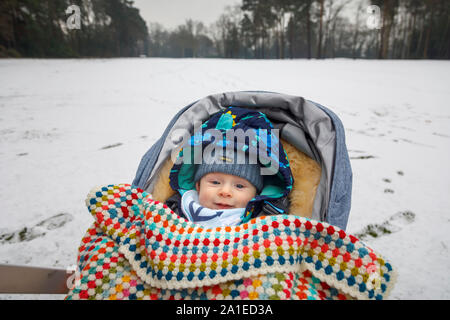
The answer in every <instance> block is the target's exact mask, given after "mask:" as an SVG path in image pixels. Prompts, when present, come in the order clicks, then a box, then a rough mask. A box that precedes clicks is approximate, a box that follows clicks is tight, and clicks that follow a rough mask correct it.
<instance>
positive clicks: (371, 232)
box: [355, 211, 416, 240]
mask: <svg viewBox="0 0 450 320" xmlns="http://www.w3.org/2000/svg"><path fill="white" fill-rule="evenodd" d="M415 219H416V214H415V213H414V212H412V211H402V212H398V213H396V214H394V215H392V216H391V217H390V218H389V219H387V220H386V221H384V222H383V223H381V224H369V225H367V226H366V227H364V229H363V230H362V231H360V232H358V233H356V234H355V236H356V237H357V238H359V239H361V240H367V239H371V238H372V239H373V238H379V237H382V236H385V235H389V234H391V233H394V232H398V231H400V230H401V229H402V228H403V227H404V226H406V225H408V224H411V223H413V222H414V221H415Z"/></svg>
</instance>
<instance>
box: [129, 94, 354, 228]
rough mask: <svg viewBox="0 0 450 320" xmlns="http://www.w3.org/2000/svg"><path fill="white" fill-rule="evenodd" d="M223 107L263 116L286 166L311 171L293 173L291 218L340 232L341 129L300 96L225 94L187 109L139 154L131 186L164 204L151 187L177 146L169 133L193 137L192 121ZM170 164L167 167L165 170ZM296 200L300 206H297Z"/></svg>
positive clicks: (345, 172)
mask: <svg viewBox="0 0 450 320" xmlns="http://www.w3.org/2000/svg"><path fill="white" fill-rule="evenodd" d="M228 106H239V107H243V108H247V109H255V110H257V111H260V112H263V113H264V114H266V116H267V117H268V118H269V120H270V121H271V122H272V124H273V125H274V127H275V128H276V129H279V130H280V135H281V139H282V140H283V145H285V146H286V145H287V146H288V148H287V149H288V151H287V152H288V155H289V159H291V160H290V161H291V162H292V159H294V158H301V159H300V161H299V162H301V163H299V165H304V166H306V167H308V168H310V170H309V171H308V172H298V170H293V173H294V181H297V185H296V186H294V189H296V187H298V188H297V189H302V190H298V191H299V192H296V193H293V196H291V198H292V199H291V202H301V203H302V204H301V206H302V208H296V209H298V210H294V211H295V212H292V210H291V212H290V213H291V214H296V213H297V214H299V215H301V216H306V217H310V218H312V219H315V220H319V221H325V222H327V223H329V224H332V225H335V226H338V227H339V228H341V229H343V230H345V228H346V226H347V221H348V216H349V212H350V204H351V191H352V171H351V166H350V160H349V157H348V153H347V148H346V145H345V133H344V128H343V126H342V123H341V121H340V120H339V118H338V117H337V116H336V115H335V114H334V113H333V112H332V111H330V110H329V109H327V108H325V107H324V106H321V105H319V104H317V103H315V102H312V101H307V100H305V99H304V98H301V97H294V96H288V95H284V94H278V93H270V92H228V93H223V94H217V95H211V96H209V97H206V98H204V99H202V100H199V101H196V102H194V103H192V104H190V105H188V106H187V107H185V108H183V109H182V110H181V111H179V112H178V114H176V115H175V117H174V118H173V119H172V121H171V122H170V123H169V125H168V126H167V129H166V130H165V132H164V133H163V135H162V137H161V138H160V139H159V140H158V141H157V142H156V143H155V144H154V145H153V146H152V147H151V148H150V150H148V152H147V153H146V154H145V155H144V157H143V158H142V160H141V163H140V165H139V168H138V170H137V173H136V177H135V178H134V181H133V185H135V186H138V187H139V188H142V189H144V190H147V191H149V192H150V193H152V195H153V197H154V198H155V199H157V200H159V201H164V200H166V199H167V195H166V194H161V195H160V193H163V192H161V189H162V190H166V189H165V188H161V187H160V186H158V187H157V188H155V184H156V183H157V180H158V178H159V177H161V170H163V171H167V169H166V170H164V164H165V163H167V162H168V161H167V159H168V157H169V155H170V154H171V153H172V152H173V150H174V149H176V148H177V143H179V142H180V141H179V140H177V139H176V137H172V132H174V131H176V130H178V129H180V128H182V129H185V130H188V131H189V132H190V133H192V132H193V129H194V121H205V120H207V119H208V118H209V117H210V116H211V115H212V114H214V113H216V112H218V111H219V110H221V109H223V108H225V107H228ZM297 150H298V151H299V152H297ZM289 151H290V152H289ZM289 153H290V154H289ZM293 153H295V156H294V155H293ZM171 165H172V163H167V166H171ZM291 166H292V163H291ZM303 171H306V170H303ZM296 174H297V176H295V175H296ZM299 175H301V176H299ZM164 179H165V177H164ZM168 192H169V193H170V192H171V191H170V190H169V191H168ZM299 197H300V198H301V200H302V201H298V198H299ZM296 200H297V201H296ZM311 201H313V203H312V202H311ZM306 203H308V205H306ZM297 207H298V206H297Z"/></svg>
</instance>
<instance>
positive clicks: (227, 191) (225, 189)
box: [219, 184, 231, 197]
mask: <svg viewBox="0 0 450 320" xmlns="http://www.w3.org/2000/svg"><path fill="white" fill-rule="evenodd" d="M219 194H220V195H221V196H222V197H231V187H230V186H229V185H227V184H224V185H223V186H222V188H220V191H219Z"/></svg>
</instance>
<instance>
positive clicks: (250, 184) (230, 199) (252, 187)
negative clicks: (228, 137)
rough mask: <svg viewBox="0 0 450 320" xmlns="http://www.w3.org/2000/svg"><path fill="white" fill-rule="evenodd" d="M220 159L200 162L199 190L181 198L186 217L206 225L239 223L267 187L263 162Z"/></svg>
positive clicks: (196, 178) (185, 194)
mask: <svg viewBox="0 0 450 320" xmlns="http://www.w3.org/2000/svg"><path fill="white" fill-rule="evenodd" d="M220 158H221V159H215V160H214V159H211V158H206V159H204V161H203V163H202V164H200V165H198V167H197V169H196V172H195V176H194V182H195V190H190V191H187V192H185V193H184V194H183V196H182V199H181V210H182V213H183V214H184V216H185V217H186V218H187V219H188V220H190V221H194V222H197V223H200V224H202V225H204V226H221V225H228V226H233V225H237V224H239V223H240V222H241V221H242V217H243V216H244V214H245V209H246V207H247V204H248V203H249V202H250V200H252V199H253V198H255V196H256V195H257V194H258V193H259V192H260V191H261V189H262V187H263V177H262V176H261V174H260V167H259V165H257V164H249V163H248V162H246V163H243V164H239V163H237V161H231V158H227V157H220ZM222 159H226V160H225V161H221V160H222ZM246 160H247V159H246Z"/></svg>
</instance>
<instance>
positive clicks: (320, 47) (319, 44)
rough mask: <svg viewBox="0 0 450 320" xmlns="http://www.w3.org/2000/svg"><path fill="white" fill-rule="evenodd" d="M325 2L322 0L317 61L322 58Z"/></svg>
mask: <svg viewBox="0 0 450 320" xmlns="http://www.w3.org/2000/svg"><path fill="white" fill-rule="evenodd" d="M323 2H324V0H320V23H319V41H318V43H317V59H320V58H321V57H322V23H323V21H322V20H323Z"/></svg>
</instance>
